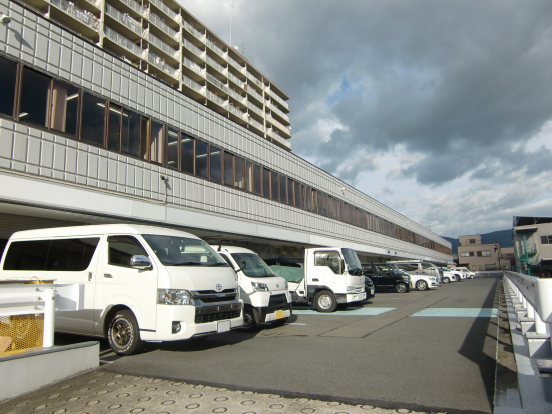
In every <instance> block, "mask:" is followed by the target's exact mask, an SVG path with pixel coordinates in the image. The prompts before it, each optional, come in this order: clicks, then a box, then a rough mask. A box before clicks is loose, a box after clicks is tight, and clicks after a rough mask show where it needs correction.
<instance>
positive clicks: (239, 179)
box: [234, 155, 245, 190]
mask: <svg viewBox="0 0 552 414" xmlns="http://www.w3.org/2000/svg"><path fill="white" fill-rule="evenodd" d="M234 181H235V183H236V187H238V188H241V189H242V190H245V160H244V159H243V158H241V157H238V156H237V155H235V156H234Z"/></svg>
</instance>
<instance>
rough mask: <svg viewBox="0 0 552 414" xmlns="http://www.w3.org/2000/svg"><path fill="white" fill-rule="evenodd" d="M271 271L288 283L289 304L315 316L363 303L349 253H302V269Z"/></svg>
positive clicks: (356, 265)
mask: <svg viewBox="0 0 552 414" xmlns="http://www.w3.org/2000/svg"><path fill="white" fill-rule="evenodd" d="M271 268H272V270H274V272H275V273H276V274H277V275H279V276H282V277H284V278H285V279H286V280H287V281H288V285H289V291H290V294H291V298H292V300H293V302H295V303H298V304H308V305H312V306H314V307H315V308H316V310H317V311H319V312H332V311H334V310H335V308H336V307H337V305H338V304H341V305H345V306H346V305H348V304H350V303H357V302H361V301H363V300H364V299H366V291H365V280H364V273H363V271H362V266H361V264H360V260H359V259H358V256H357V255H356V253H355V251H354V250H352V249H348V248H338V247H326V248H324V247H321V248H311V249H305V256H304V261H303V267H288V266H281V265H275V266H271Z"/></svg>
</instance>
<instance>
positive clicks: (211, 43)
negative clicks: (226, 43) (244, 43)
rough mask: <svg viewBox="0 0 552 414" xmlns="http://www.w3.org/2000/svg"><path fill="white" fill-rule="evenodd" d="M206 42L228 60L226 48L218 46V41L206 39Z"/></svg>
mask: <svg viewBox="0 0 552 414" xmlns="http://www.w3.org/2000/svg"><path fill="white" fill-rule="evenodd" d="M205 43H206V44H207V46H209V47H210V48H211V50H213V51H214V52H215V53H216V54H217V55H219V56H220V57H221V58H223V59H224V60H228V59H227V58H228V56H227V55H226V53H224V50H222V49H221V48H220V47H218V46H217V45H216V43H215V42H213V41H212V40H211V39H206V40H205Z"/></svg>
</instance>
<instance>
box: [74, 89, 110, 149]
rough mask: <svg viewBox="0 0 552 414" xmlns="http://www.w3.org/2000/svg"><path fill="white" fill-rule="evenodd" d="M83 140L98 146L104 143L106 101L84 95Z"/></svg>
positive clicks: (87, 94)
mask: <svg viewBox="0 0 552 414" xmlns="http://www.w3.org/2000/svg"><path fill="white" fill-rule="evenodd" d="M82 114H83V116H82V121H81V135H80V136H81V140H83V141H87V142H91V143H93V144H96V145H103V143H104V122H105V100H103V99H100V98H97V97H95V96H94V95H90V94H89V93H83V94H82Z"/></svg>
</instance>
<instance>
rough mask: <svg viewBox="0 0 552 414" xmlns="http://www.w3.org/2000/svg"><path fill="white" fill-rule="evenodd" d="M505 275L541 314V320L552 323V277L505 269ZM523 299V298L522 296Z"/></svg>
mask: <svg viewBox="0 0 552 414" xmlns="http://www.w3.org/2000/svg"><path fill="white" fill-rule="evenodd" d="M503 273H504V276H505V277H506V278H507V280H508V281H509V282H510V283H511V284H512V286H514V287H515V288H516V289H514V290H515V292H516V293H518V296H522V298H524V299H525V300H526V301H527V303H529V304H530V305H531V306H532V307H533V308H534V310H535V312H536V313H537V314H538V315H539V317H540V318H541V320H542V321H543V322H546V323H552V279H541V278H538V277H535V276H527V275H524V274H521V273H516V272H510V271H506V270H505V271H503ZM520 299H521V298H520Z"/></svg>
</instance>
